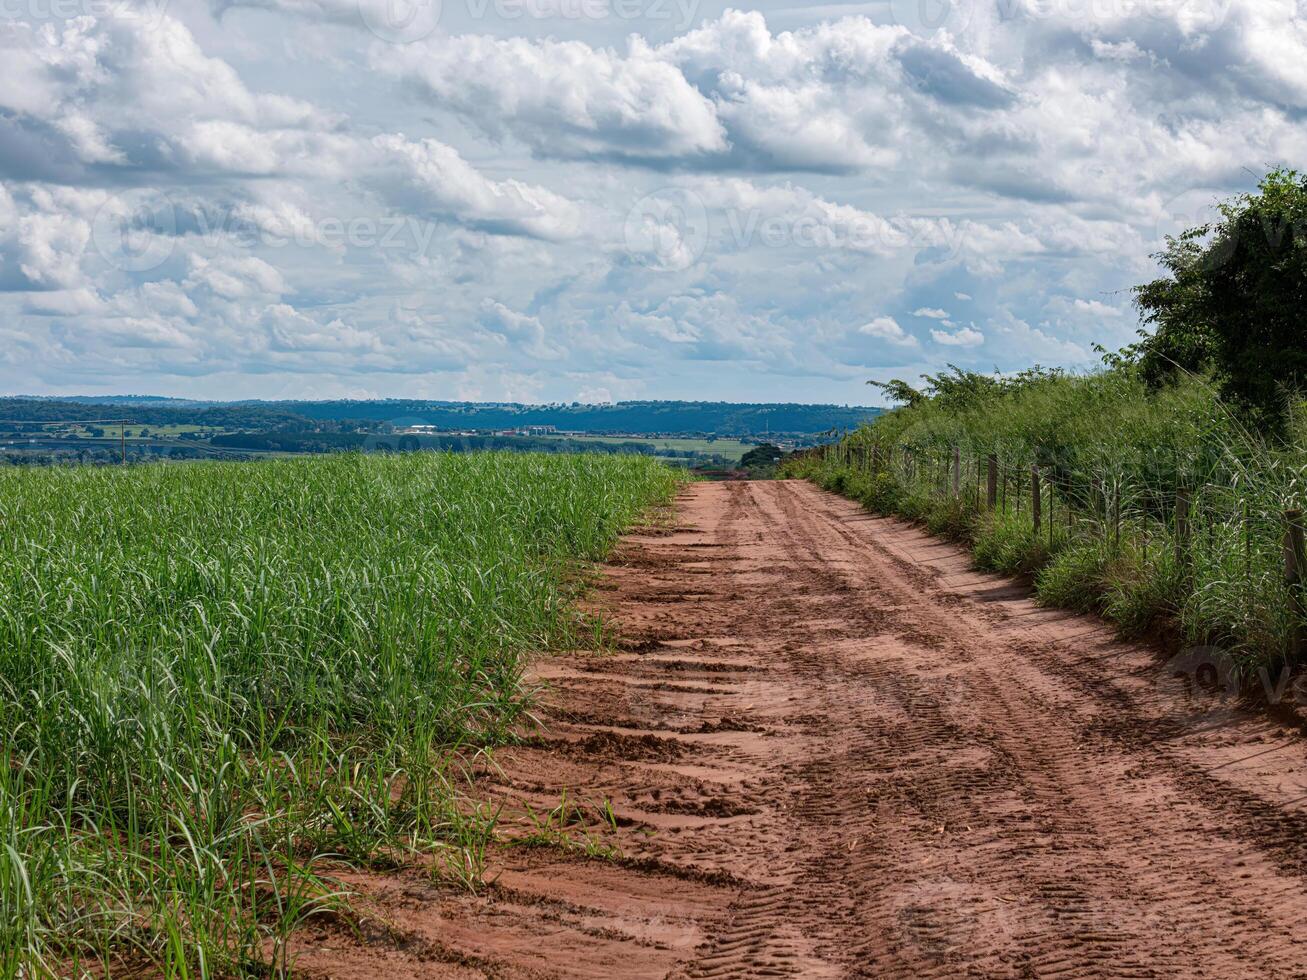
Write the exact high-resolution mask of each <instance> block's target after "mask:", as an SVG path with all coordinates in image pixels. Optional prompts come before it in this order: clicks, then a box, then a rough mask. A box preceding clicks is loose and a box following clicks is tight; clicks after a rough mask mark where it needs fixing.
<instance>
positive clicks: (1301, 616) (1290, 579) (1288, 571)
mask: <svg viewBox="0 0 1307 980" xmlns="http://www.w3.org/2000/svg"><path fill="white" fill-rule="evenodd" d="M1305 573H1307V554H1304V552H1303V529H1302V511H1301V510H1286V511H1285V512H1284V581H1285V584H1286V585H1288V587H1289V608H1290V611H1291V612H1292V613H1293V625H1292V627H1291V630H1290V634H1289V650H1290V653H1291V655H1292V656H1293V658H1294V659H1295V660H1297V659H1298V658H1299V657H1300V656H1301V654H1302V652H1303V649H1304V647H1305V646H1307V637H1305V636H1304V627H1305V626H1307V602H1304V598H1303V575H1304V574H1305Z"/></svg>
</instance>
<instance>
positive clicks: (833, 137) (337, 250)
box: [0, 0, 1307, 404]
mask: <svg viewBox="0 0 1307 980" xmlns="http://www.w3.org/2000/svg"><path fill="white" fill-rule="evenodd" d="M1305 116H1307V0H1299V2H1295V0H954V2H953V3H951V4H950V3H947V2H943V0H865V2H850V3H838V2H834V3H822V4H808V5H803V4H797V3H794V2H793V0H777V2H768V3H762V4H756V5H752V6H747V7H746V6H743V5H724V4H721V3H717V2H714V0H148V2H147V0H0V391H2V392H7V393H19V392H21V393H42V394H57V393H74V392H92V393H107V392H149V393H159V394H170V395H182V396H203V397H219V398H246V397H265V398H284V397H293V398H300V397H304V398H314V397H342V396H344V397H387V396H395V397H423V398H427V397H429V398H468V399H484V400H518V401H556V400H565V401H571V400H574V399H579V400H582V401H605V400H609V399H624V398H694V399H700V398H702V399H726V400H758V401H824V402H853V403H864V404H867V403H871V404H874V403H876V401H877V399H876V396H875V394H874V393H873V392H872V391H871V390H870V389H868V388H866V387H865V385H864V382H865V380H866V379H868V378H877V379H884V378H888V377H893V376H902V377H911V376H914V375H916V374H918V373H920V372H922V371H929V370H935V369H938V368H940V367H942V366H943V365H945V364H946V363H950V362H951V363H955V364H959V365H963V366H966V367H971V368H977V369H982V370H991V369H995V368H997V369H999V370H1012V369H1017V368H1020V367H1023V366H1026V365H1028V364H1030V363H1033V362H1039V363H1042V364H1046V365H1053V364H1057V365H1065V366H1069V367H1075V366H1084V365H1087V364H1089V363H1091V362H1092V361H1093V360H1094V359H1095V355H1094V354H1093V351H1092V345H1093V344H1094V343H1095V342H1098V343H1103V344H1106V345H1108V346H1113V345H1118V346H1119V345H1120V344H1123V343H1126V342H1128V341H1129V340H1130V339H1132V336H1133V332H1134V330H1135V328H1136V317H1135V314H1134V312H1133V310H1132V308H1131V305H1130V295H1129V288H1130V287H1131V286H1132V285H1134V284H1136V283H1139V282H1141V281H1144V280H1145V279H1146V278H1147V277H1149V275H1150V273H1151V271H1152V270H1153V268H1154V265H1153V263H1152V261H1151V260H1150V259H1149V257H1148V256H1149V253H1150V252H1153V251H1156V249H1157V247H1158V245H1159V244H1160V242H1161V240H1162V237H1163V236H1164V235H1165V234H1167V233H1170V232H1174V231H1176V230H1178V229H1179V228H1181V227H1184V226H1186V225H1189V224H1193V223H1196V222H1198V221H1201V220H1202V219H1203V218H1204V216H1205V215H1206V214H1208V213H1209V212H1210V208H1211V205H1212V203H1213V202H1214V201H1216V200H1218V199H1219V198H1221V197H1222V196H1228V195H1229V194H1232V193H1236V192H1239V191H1242V190H1247V189H1249V188H1250V187H1251V186H1253V185H1254V184H1255V182H1256V179H1257V177H1258V175H1260V174H1262V173H1264V172H1265V171H1266V170H1267V169H1269V168H1271V167H1273V166H1276V165H1280V164H1293V163H1294V162H1295V161H1299V162H1300V161H1303V160H1307V153H1305V152H1304V151H1305V150H1307V146H1305V144H1307V130H1304V117H1305Z"/></svg>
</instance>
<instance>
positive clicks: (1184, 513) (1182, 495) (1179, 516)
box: [1175, 487, 1190, 576]
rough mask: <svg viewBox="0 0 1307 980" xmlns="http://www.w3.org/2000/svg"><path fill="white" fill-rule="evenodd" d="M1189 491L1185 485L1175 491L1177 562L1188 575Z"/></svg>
mask: <svg viewBox="0 0 1307 980" xmlns="http://www.w3.org/2000/svg"><path fill="white" fill-rule="evenodd" d="M1189 532H1190V527H1189V491H1188V490H1187V489H1185V488H1184V487H1181V488H1180V489H1178V490H1176V492H1175V563H1176V565H1177V566H1178V567H1179V568H1180V569H1182V570H1183V573H1184V574H1185V575H1186V576H1187V575H1188V573H1189V537H1190V533H1189Z"/></svg>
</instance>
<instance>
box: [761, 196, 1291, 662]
mask: <svg viewBox="0 0 1307 980" xmlns="http://www.w3.org/2000/svg"><path fill="white" fill-rule="evenodd" d="M1159 259H1160V260H1161V262H1162V265H1163V269H1164V273H1165V274H1164V275H1163V276H1162V277H1161V278H1159V279H1158V280H1156V281H1155V282H1152V283H1149V284H1147V285H1145V286H1142V287H1140V288H1139V289H1138V290H1137V291H1136V299H1137V302H1138V305H1139V308H1140V312H1141V315H1142V318H1143V319H1144V321H1145V324H1146V325H1147V326H1148V327H1150V328H1151V329H1150V330H1149V331H1148V332H1146V333H1141V340H1140V342H1139V343H1137V344H1135V345H1133V346H1131V347H1129V348H1126V349H1125V350H1122V351H1120V352H1117V353H1108V352H1104V357H1103V362H1104V363H1103V367H1102V369H1101V370H1099V371H1097V372H1093V373H1090V374H1086V375H1075V376H1073V375H1068V374H1065V373H1063V372H1061V371H1057V370H1044V369H1041V368H1038V367H1035V368H1032V369H1030V370H1028V371H1025V372H1023V373H1020V374H1018V375H1015V376H999V375H983V374H976V373H973V372H968V371H962V370H959V369H957V368H951V370H949V371H947V372H944V373H941V374H939V375H934V376H928V377H926V378H925V383H924V384H923V385H919V386H916V387H914V386H912V385H910V384H908V383H905V382H903V381H901V380H896V381H892V382H888V383H885V384H883V385H881V387H883V388H884V389H885V390H886V392H887V393H888V394H889V395H890V396H891V397H892V398H893V400H895V401H897V402H899V403H900V405H901V407H899V408H897V409H895V410H894V411H892V412H889V413H888V414H886V415H883V416H881V417H879V418H877V419H875V420H874V421H873V422H872V423H871V424H870V425H868V426H865V427H863V428H861V429H860V430H859V431H858V432H856V433H855V434H853V435H851V436H850V437H848V438H847V439H846V440H844V441H843V442H842V443H841V444H840V445H839V446H838V447H835V448H834V449H831V450H826V451H822V450H817V451H812V452H808V453H803V454H796V456H794V457H792V458H791V459H789V460H787V462H786V463H785V464H784V473H785V474H787V475H790V476H799V477H806V478H809V479H812V480H815V481H816V482H818V483H820V484H821V485H822V486H824V487H826V488H828V489H831V490H835V491H837V492H840V493H844V494H847V495H849V496H851V497H854V498H856V499H858V500H860V501H862V502H863V503H865V504H866V505H867V506H868V507H869V508H871V509H872V510H875V511H877V512H880V513H885V514H898V515H902V516H905V517H908V518H910V519H913V520H916V521H920V522H922V523H924V524H925V525H926V526H927V527H928V528H929V529H930V530H932V531H934V532H936V533H940V534H944V535H948V536H950V537H953V538H956V539H958V540H962V541H965V542H967V543H969V544H970V545H971V547H972V549H973V552H974V555H975V559H976V563H977V565H978V566H979V567H981V568H986V569H993V570H997V571H1002V572H1010V573H1022V574H1028V575H1031V576H1033V578H1034V582H1035V587H1036V590H1037V593H1038V595H1039V597H1040V599H1041V600H1043V601H1044V602H1046V603H1049V604H1053V605H1059V606H1069V607H1073V608H1077V609H1083V610H1093V611H1096V612H1099V613H1102V614H1103V615H1105V616H1106V617H1108V618H1109V619H1110V620H1112V621H1114V622H1115V623H1116V624H1118V625H1119V627H1120V628H1121V629H1122V631H1124V632H1126V633H1128V634H1142V633H1149V632H1154V633H1158V632H1160V633H1164V634H1167V635H1169V636H1170V637H1171V638H1172V639H1174V640H1176V641H1179V642H1184V643H1188V644H1201V645H1211V646H1215V647H1218V648H1220V649H1222V650H1224V651H1225V653H1226V655H1227V656H1228V658H1229V661H1230V662H1231V663H1232V664H1233V665H1234V666H1235V667H1236V668H1238V669H1239V671H1241V672H1242V673H1243V674H1244V675H1245V676H1247V675H1251V674H1252V673H1255V672H1256V671H1258V670H1259V669H1260V670H1267V671H1275V670H1279V669H1280V668H1281V667H1282V666H1284V665H1286V664H1293V663H1296V662H1298V661H1299V660H1300V658H1301V656H1302V654H1303V652H1304V651H1303V650H1302V646H1303V636H1304V626H1305V623H1304V616H1303V608H1304V607H1303V600H1302V596H1301V595H1300V594H1299V589H1298V587H1294V586H1291V585H1290V584H1289V583H1288V582H1287V581H1286V564H1285V548H1286V541H1290V542H1291V540H1292V535H1291V534H1290V533H1289V532H1290V527H1291V525H1293V524H1295V523H1298V519H1296V518H1295V517H1294V513H1293V512H1294V511H1296V510H1297V509H1299V508H1301V507H1303V506H1304V496H1305V490H1307V418H1304V411H1303V406H1304V402H1303V396H1302V384H1303V382H1304V381H1307V377H1303V376H1302V374H1301V368H1302V365H1303V364H1304V363H1307V343H1304V341H1303V339H1302V336H1301V327H1302V320H1301V317H1302V310H1303V309H1304V308H1305V307H1304V305H1303V302H1304V297H1307V180H1304V178H1302V177H1300V176H1299V175H1297V174H1295V173H1292V172H1283V171H1280V172H1276V173H1273V174H1271V175H1270V176H1268V177H1267V178H1266V180H1265V181H1264V182H1263V184H1262V186H1261V188H1260V190H1259V192H1258V193H1257V194H1254V195H1247V196H1244V197H1241V198H1238V199H1236V200H1234V201H1231V202H1228V203H1227V204H1226V205H1224V206H1223V208H1222V219H1221V220H1220V221H1219V222H1218V223H1216V224H1215V225H1213V226H1208V227H1204V228H1198V229H1193V230H1191V231H1190V232H1188V233H1186V234H1185V235H1182V236H1180V238H1178V239H1175V240H1171V241H1168V243H1167V248H1166V250H1165V251H1164V252H1163V253H1161V254H1160V255H1159ZM955 451H956V453H957V456H956V459H957V463H956V469H957V473H958V476H957V478H956V481H955V477H954V469H955V463H954V453H955ZM991 456H993V457H994V459H995V464H996V466H995V468H996V471H997V475H998V493H997V500H996V501H995V505H994V506H992V507H991V506H990V502H989V499H988V497H989V488H988V480H989V469H990V467H989V459H990V457H991ZM1032 467H1036V468H1037V472H1038V494H1039V498H1038V499H1039V507H1040V510H1041V514H1040V520H1039V522H1038V524H1037V523H1036V521H1035V519H1034V514H1033V510H1034V506H1035V482H1034V480H1033V477H1032ZM1037 527H1038V530H1037V529H1036V528H1037Z"/></svg>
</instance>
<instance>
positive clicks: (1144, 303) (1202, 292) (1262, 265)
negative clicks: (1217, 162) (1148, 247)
mask: <svg viewBox="0 0 1307 980" xmlns="http://www.w3.org/2000/svg"><path fill="white" fill-rule="evenodd" d="M1219 211H1220V219H1219V220H1218V221H1216V222H1214V223H1213V224H1209V225H1202V226H1199V227H1197V228H1191V229H1189V230H1187V231H1185V232H1184V233H1183V234H1181V235H1179V236H1177V237H1174V238H1171V237H1168V239H1167V247H1166V248H1165V249H1164V250H1163V251H1162V252H1159V253H1158V254H1157V255H1156V256H1155V257H1156V258H1157V259H1158V261H1159V262H1160V263H1161V264H1162V266H1163V268H1164V269H1165V270H1166V274H1165V275H1164V276H1162V277H1161V278H1159V279H1156V280H1154V281H1153V282H1150V283H1146V284H1144V285H1142V286H1139V287H1138V288H1136V290H1135V302H1136V304H1137V305H1138V307H1139V311H1140V316H1141V319H1142V321H1143V323H1144V324H1145V325H1146V326H1150V327H1152V328H1153V329H1152V333H1151V334H1145V335H1144V339H1143V341H1142V342H1141V343H1140V344H1138V345H1136V348H1135V350H1136V351H1137V354H1138V357H1139V363H1140V367H1141V370H1142V372H1143V375H1144V377H1145V379H1146V380H1148V381H1149V382H1150V383H1151V384H1153V385H1154V386H1156V385H1159V384H1162V383H1164V382H1166V381H1167V380H1169V379H1170V378H1172V377H1173V376H1174V375H1175V373H1176V372H1177V371H1181V370H1184V371H1204V370H1206V371H1210V372H1211V374H1212V375H1213V377H1214V378H1215V380H1216V382H1217V384H1218V385H1219V386H1220V390H1221V393H1222V395H1223V396H1224V397H1225V398H1227V399H1228V400H1229V401H1231V402H1232V403H1234V404H1235V405H1237V406H1239V407H1241V408H1242V409H1244V410H1245V411H1247V413H1248V414H1249V415H1250V416H1252V417H1253V419H1254V420H1255V421H1260V422H1261V423H1263V424H1264V425H1266V426H1267V427H1269V428H1271V429H1279V428H1281V427H1282V425H1283V422H1284V419H1285V416H1286V406H1287V403H1288V401H1289V396H1290V395H1291V394H1292V393H1294V392H1297V391H1298V390H1300V389H1301V387H1302V386H1303V384H1304V382H1307V338H1305V337H1304V336H1303V328H1304V326H1307V177H1304V176H1302V175H1300V174H1299V173H1298V172H1297V171H1294V170H1276V171H1273V172H1272V173H1270V174H1268V175H1267V176H1266V178H1265V179H1264V180H1263V181H1262V182H1261V183H1260V184H1259V185H1258V190H1257V193H1255V194H1243V195H1240V196H1239V197H1236V198H1234V199H1232V200H1230V201H1227V202H1225V203H1223V204H1221V205H1220V207H1219Z"/></svg>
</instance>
